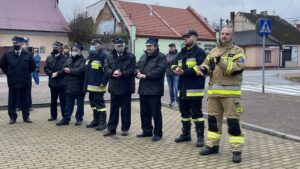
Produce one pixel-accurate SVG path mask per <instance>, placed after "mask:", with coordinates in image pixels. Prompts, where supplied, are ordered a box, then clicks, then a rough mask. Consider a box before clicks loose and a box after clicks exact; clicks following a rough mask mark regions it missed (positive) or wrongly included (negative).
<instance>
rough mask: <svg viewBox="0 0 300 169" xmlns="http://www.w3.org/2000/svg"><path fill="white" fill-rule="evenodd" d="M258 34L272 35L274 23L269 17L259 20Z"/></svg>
mask: <svg viewBox="0 0 300 169" xmlns="http://www.w3.org/2000/svg"><path fill="white" fill-rule="evenodd" d="M258 23H259V25H258V34H259V35H262V36H263V35H266V36H267V35H270V34H271V33H272V24H271V20H269V19H260V20H259V21H258Z"/></svg>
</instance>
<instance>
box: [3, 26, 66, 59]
mask: <svg viewBox="0 0 300 169" xmlns="http://www.w3.org/2000/svg"><path fill="white" fill-rule="evenodd" d="M13 36H22V37H28V38H29V46H30V47H34V48H39V49H40V47H45V53H40V55H41V58H42V61H45V60H46V58H47V56H48V55H49V54H50V53H51V51H52V44H53V42H54V41H59V42H61V43H63V44H68V43H69V38H68V36H67V33H48V32H27V31H24V32H21V31H0V46H1V47H3V46H12V41H11V39H12V38H13Z"/></svg>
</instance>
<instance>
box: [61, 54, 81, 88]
mask: <svg viewBox="0 0 300 169" xmlns="http://www.w3.org/2000/svg"><path fill="white" fill-rule="evenodd" d="M84 62H85V61H84V58H83V56H82V55H76V56H75V57H69V58H68V59H67V61H66V62H65V64H64V68H69V69H70V70H71V72H70V73H68V74H67V73H64V76H65V77H64V78H65V82H66V87H65V91H66V93H67V94H83V93H84V92H83V83H84V71H85V67H84Z"/></svg>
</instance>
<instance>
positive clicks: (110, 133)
mask: <svg viewBox="0 0 300 169" xmlns="http://www.w3.org/2000/svg"><path fill="white" fill-rule="evenodd" d="M115 134H116V132H115V131H111V130H106V131H104V133H103V136H105V137H106V136H113V135H115Z"/></svg>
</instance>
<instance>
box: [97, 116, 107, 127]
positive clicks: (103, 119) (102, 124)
mask: <svg viewBox="0 0 300 169" xmlns="http://www.w3.org/2000/svg"><path fill="white" fill-rule="evenodd" d="M106 127H107V125H106V112H102V113H100V119H99V125H98V126H97V127H96V130H98V131H101V130H104V129H106Z"/></svg>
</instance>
